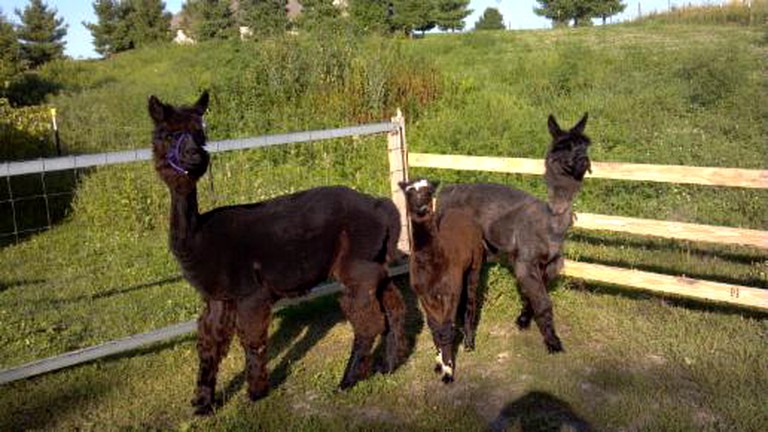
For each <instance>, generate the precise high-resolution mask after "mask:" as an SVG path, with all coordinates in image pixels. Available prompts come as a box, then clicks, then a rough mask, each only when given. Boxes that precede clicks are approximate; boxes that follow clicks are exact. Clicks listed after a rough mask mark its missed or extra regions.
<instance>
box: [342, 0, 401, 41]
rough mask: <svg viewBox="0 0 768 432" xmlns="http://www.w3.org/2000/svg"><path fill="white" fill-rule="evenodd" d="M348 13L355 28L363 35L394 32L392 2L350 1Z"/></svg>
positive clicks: (381, 0) (386, 0)
mask: <svg viewBox="0 0 768 432" xmlns="http://www.w3.org/2000/svg"><path fill="white" fill-rule="evenodd" d="M347 11H348V12H349V17H350V19H351V20H352V22H353V24H354V25H355V27H357V29H358V30H360V31H362V32H363V33H387V32H389V31H392V23H391V20H392V15H393V14H394V5H393V4H392V2H391V1H390V0H349V2H348V6H347Z"/></svg>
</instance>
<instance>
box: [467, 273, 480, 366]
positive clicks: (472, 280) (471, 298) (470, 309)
mask: <svg viewBox="0 0 768 432" xmlns="http://www.w3.org/2000/svg"><path fill="white" fill-rule="evenodd" d="M480 268H481V267H480V263H477V264H476V265H475V264H473V266H472V268H470V269H469V274H468V275H467V283H466V290H467V305H466V309H465V311H464V350H465V351H473V350H474V349H475V329H476V326H477V322H476V320H477V286H478V285H479V283H480Z"/></svg>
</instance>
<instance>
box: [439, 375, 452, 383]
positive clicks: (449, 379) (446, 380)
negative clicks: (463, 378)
mask: <svg viewBox="0 0 768 432" xmlns="http://www.w3.org/2000/svg"><path fill="white" fill-rule="evenodd" d="M441 380H442V381H443V384H450V383H452V382H453V375H449V374H445V375H443V377H442V378H441Z"/></svg>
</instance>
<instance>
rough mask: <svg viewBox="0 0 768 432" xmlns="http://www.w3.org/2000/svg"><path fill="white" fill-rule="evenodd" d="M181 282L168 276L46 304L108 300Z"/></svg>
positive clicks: (178, 277)
mask: <svg viewBox="0 0 768 432" xmlns="http://www.w3.org/2000/svg"><path fill="white" fill-rule="evenodd" d="M180 280H182V277H181V276H168V277H166V278H163V279H158V280H156V281H152V282H146V283H141V284H137V285H132V286H128V287H118V288H111V289H107V290H104V291H99V292H97V293H94V294H84V295H79V296H76V297H72V298H65V299H54V300H45V303H55V304H66V303H77V302H81V301H87V300H98V299H104V298H108V297H112V296H116V295H120V294H127V293H130V292H133V291H139V290H142V289H145V288H153V287H156V286H162V285H165V284H170V283H175V282H179V281H180Z"/></svg>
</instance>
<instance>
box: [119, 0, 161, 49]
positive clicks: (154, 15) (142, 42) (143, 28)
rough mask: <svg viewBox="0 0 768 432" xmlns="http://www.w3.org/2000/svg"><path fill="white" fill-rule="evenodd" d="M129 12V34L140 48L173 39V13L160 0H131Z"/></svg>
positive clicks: (134, 43) (135, 45)
mask: <svg viewBox="0 0 768 432" xmlns="http://www.w3.org/2000/svg"><path fill="white" fill-rule="evenodd" d="M126 3H127V4H128V5H129V8H130V11H129V13H128V25H129V28H130V30H129V35H130V39H131V42H132V43H133V45H134V47H136V48H139V47H142V46H146V45H151V44H155V43H158V42H168V41H170V40H171V13H170V12H166V11H165V3H163V2H162V1H160V0H131V1H128V2H126Z"/></svg>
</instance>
